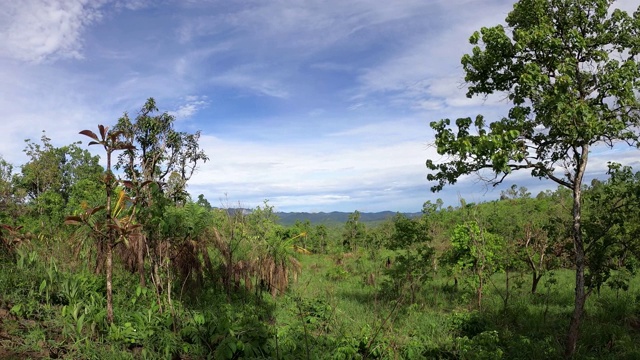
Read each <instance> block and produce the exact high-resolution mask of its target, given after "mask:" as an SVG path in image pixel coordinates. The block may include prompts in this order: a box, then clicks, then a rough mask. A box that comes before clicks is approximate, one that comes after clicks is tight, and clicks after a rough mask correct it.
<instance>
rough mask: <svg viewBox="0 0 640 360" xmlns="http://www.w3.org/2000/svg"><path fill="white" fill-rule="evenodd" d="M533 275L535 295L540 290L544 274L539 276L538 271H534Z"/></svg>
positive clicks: (533, 292) (532, 284)
mask: <svg viewBox="0 0 640 360" xmlns="http://www.w3.org/2000/svg"><path fill="white" fill-rule="evenodd" d="M532 275H533V276H532V279H533V281H532V282H531V293H532V294H535V293H536V291H537V290H538V283H539V282H540V279H542V274H538V273H537V272H536V271H534V272H533V273H532Z"/></svg>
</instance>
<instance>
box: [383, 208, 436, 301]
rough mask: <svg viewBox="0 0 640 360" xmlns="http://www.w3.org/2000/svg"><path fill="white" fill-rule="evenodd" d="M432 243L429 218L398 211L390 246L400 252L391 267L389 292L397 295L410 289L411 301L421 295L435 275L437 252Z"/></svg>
mask: <svg viewBox="0 0 640 360" xmlns="http://www.w3.org/2000/svg"><path fill="white" fill-rule="evenodd" d="M430 242H431V238H430V237H429V229H428V224H427V222H426V221H425V219H420V218H418V219H410V218H408V217H407V216H406V215H403V214H397V215H396V216H395V217H394V218H393V234H392V235H391V238H390V239H389V249H391V250H396V251H398V255H397V257H396V259H395V261H394V262H393V265H392V266H391V265H390V268H389V269H388V270H387V274H388V275H389V282H388V283H387V286H386V287H387V292H391V293H393V294H394V295H395V294H398V293H404V291H408V292H409V295H410V299H409V300H410V302H411V303H414V302H415V301H416V300H417V294H418V293H419V292H420V291H421V290H422V288H423V285H424V284H425V283H426V281H427V280H429V279H430V278H431V275H432V271H433V267H432V264H433V258H434V255H435V251H434V249H433V247H431V246H430V245H429V243H430Z"/></svg>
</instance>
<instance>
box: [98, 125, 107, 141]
mask: <svg viewBox="0 0 640 360" xmlns="http://www.w3.org/2000/svg"><path fill="white" fill-rule="evenodd" d="M108 129H109V127H108V126H104V125H98V130H100V136H102V140H104V139H106V138H107V130H108Z"/></svg>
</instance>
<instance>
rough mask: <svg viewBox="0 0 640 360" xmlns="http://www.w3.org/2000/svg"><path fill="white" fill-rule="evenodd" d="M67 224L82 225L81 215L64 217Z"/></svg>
mask: <svg viewBox="0 0 640 360" xmlns="http://www.w3.org/2000/svg"><path fill="white" fill-rule="evenodd" d="M64 224H65V225H82V218H81V217H80V216H67V217H66V218H65V219H64Z"/></svg>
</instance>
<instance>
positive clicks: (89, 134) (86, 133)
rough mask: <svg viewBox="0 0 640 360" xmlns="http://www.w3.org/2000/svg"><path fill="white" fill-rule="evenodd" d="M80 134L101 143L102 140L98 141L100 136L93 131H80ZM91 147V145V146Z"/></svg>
mask: <svg viewBox="0 0 640 360" xmlns="http://www.w3.org/2000/svg"><path fill="white" fill-rule="evenodd" d="M80 134H82V135H85V136H88V137H90V138H92V139H93V140H95V141H100V139H98V135H96V134H95V133H94V132H93V131H91V130H82V131H80ZM89 145H91V144H89Z"/></svg>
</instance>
